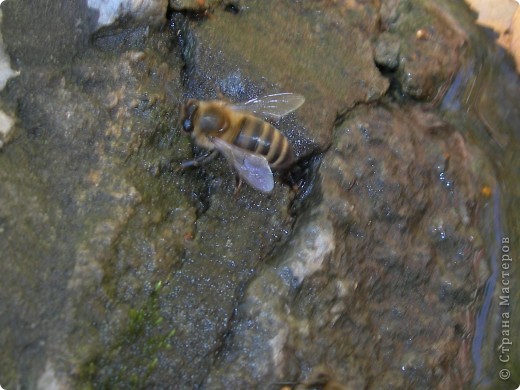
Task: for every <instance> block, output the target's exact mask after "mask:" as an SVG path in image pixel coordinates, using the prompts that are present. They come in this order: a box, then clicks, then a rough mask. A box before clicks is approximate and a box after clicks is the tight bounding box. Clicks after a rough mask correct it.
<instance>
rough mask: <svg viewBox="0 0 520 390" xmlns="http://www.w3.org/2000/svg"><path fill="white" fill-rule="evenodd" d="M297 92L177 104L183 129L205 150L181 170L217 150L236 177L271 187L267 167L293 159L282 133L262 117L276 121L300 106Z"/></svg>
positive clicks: (266, 188) (279, 167) (266, 189)
mask: <svg viewBox="0 0 520 390" xmlns="http://www.w3.org/2000/svg"><path fill="white" fill-rule="evenodd" d="M304 101H305V98H304V97H303V96H302V95H299V94H295V93H279V94H274V95H267V96H263V97H259V98H255V99H251V100H248V101H247V102H244V103H238V104H230V103H227V102H225V101H223V100H211V101H201V100H195V99H190V100H188V101H187V103H186V104H185V105H184V106H183V107H182V108H181V115H180V118H181V126H182V129H183V130H184V131H185V132H186V133H189V134H191V136H192V138H193V139H194V140H195V143H196V144H197V145H198V146H201V147H202V148H204V149H206V150H208V153H207V154H206V155H204V156H202V157H200V158H198V159H196V160H191V161H185V162H184V163H182V165H181V169H184V168H188V167H192V166H200V165H202V164H204V163H206V162H208V161H210V160H211V159H213V158H214V157H215V156H216V155H217V154H218V153H219V152H220V153H221V154H222V155H223V156H224V157H225V158H226V159H227V160H228V161H229V162H230V163H231V165H233V167H234V168H235V169H236V171H237V173H238V177H239V179H240V182H241V180H242V179H243V180H244V181H245V182H246V183H248V184H249V185H250V186H252V187H253V188H255V189H257V190H259V191H262V192H265V193H269V192H271V191H272V190H273V188H274V179H273V173H272V171H271V168H272V169H275V170H285V169H287V168H289V167H290V166H291V165H292V164H293V163H294V161H295V157H294V152H293V149H292V146H291V144H290V143H289V141H288V140H287V138H286V137H285V136H284V135H283V134H282V133H281V132H280V131H279V130H278V129H276V128H275V127H274V126H273V125H272V124H270V123H269V122H267V121H266V120H264V119H272V120H278V119H280V118H281V117H282V116H284V115H287V114H289V113H290V112H292V111H294V110H296V109H297V108H299V107H300V106H301V105H302V104H303V103H304Z"/></svg>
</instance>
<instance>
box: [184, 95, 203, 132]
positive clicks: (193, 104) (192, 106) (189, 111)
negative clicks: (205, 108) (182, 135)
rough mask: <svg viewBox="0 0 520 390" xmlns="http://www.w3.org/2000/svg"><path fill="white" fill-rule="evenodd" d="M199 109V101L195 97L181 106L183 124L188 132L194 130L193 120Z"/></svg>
mask: <svg viewBox="0 0 520 390" xmlns="http://www.w3.org/2000/svg"><path fill="white" fill-rule="evenodd" d="M198 109H199V101H198V100H195V99H190V100H188V101H187V102H186V104H185V105H183V106H182V107H181V115H180V119H181V125H182V129H183V130H184V131H185V132H186V133H191V132H193V120H194V116H195V113H196V112H197V110H198Z"/></svg>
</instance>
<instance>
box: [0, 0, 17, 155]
mask: <svg viewBox="0 0 520 390" xmlns="http://www.w3.org/2000/svg"><path fill="white" fill-rule="evenodd" d="M1 3H2V1H1V0H0V4H1ZM1 25H2V10H1V9H0V26H1ZM19 73H20V72H16V71H14V70H13V69H11V61H10V59H9V56H8V55H7V53H6V52H5V50H4V41H3V39H2V35H1V34H0V91H1V90H2V89H4V87H5V85H6V84H7V81H8V80H9V79H10V78H11V77H15V76H18V74H19ZM13 125H14V120H13V118H11V117H10V116H9V115H7V114H6V113H5V112H3V111H2V110H0V149H2V146H4V143H5V142H6V141H7V139H8V135H9V133H10V132H11V129H12V128H13Z"/></svg>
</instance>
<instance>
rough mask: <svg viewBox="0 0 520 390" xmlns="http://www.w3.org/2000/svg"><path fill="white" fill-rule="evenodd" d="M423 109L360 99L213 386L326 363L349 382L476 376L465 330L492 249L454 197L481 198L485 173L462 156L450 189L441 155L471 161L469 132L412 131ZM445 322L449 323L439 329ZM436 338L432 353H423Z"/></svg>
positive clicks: (258, 286) (253, 290) (248, 307)
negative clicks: (479, 257) (481, 256)
mask: <svg viewBox="0 0 520 390" xmlns="http://www.w3.org/2000/svg"><path fill="white" fill-rule="evenodd" d="M415 110H416V109H414V108H404V109H399V108H397V107H393V106H390V107H383V106H371V107H370V108H368V107H366V106H362V107H358V108H356V109H355V110H354V111H353V112H352V113H350V114H349V115H348V117H347V119H346V121H345V123H343V124H342V125H341V126H339V127H338V128H337V130H336V131H335V133H334V142H333V144H332V146H331V150H330V153H329V154H328V155H327V156H326V157H325V159H324V161H323V164H322V166H321V169H320V177H321V185H320V186H319V187H316V189H315V192H314V194H313V195H312V196H311V198H310V199H309V200H308V202H309V204H308V207H307V208H306V210H307V211H306V212H305V213H304V214H303V215H302V216H301V217H300V219H299V220H298V222H297V224H296V227H295V230H294V233H293V235H292V236H291V239H290V241H289V242H288V243H287V244H286V245H285V247H284V249H283V250H282V251H281V252H280V253H277V254H275V255H274V259H273V261H272V262H273V264H274V265H275V267H274V268H272V269H266V270H265V271H264V272H262V273H260V274H259V275H258V276H257V277H256V278H255V280H254V282H252V283H251V285H250V286H249V287H248V289H247V291H246V293H245V298H244V300H243V303H242V304H241V305H240V307H239V311H238V314H237V319H236V322H237V324H236V325H235V326H234V328H233V331H232V334H231V335H230V337H229V341H228V342H227V344H226V345H225V347H224V348H223V350H222V352H221V355H219V359H218V360H217V364H216V365H215V366H214V368H213V370H212V372H211V374H210V375H209V377H208V379H207V382H206V385H207V386H208V387H215V388H225V387H229V386H231V385H232V384H233V385H235V384H238V386H239V387H248V386H252V385H254V384H259V383H260V384H261V386H269V385H270V384H273V383H274V384H276V383H285V382H295V383H297V382H303V381H306V380H308V379H309V378H310V377H311V376H312V372H313V371H315V370H316V369H318V368H319V367H321V366H323V365H326V366H327V367H328V368H329V369H330V371H331V372H332V373H333V374H334V376H335V377H336V378H337V379H338V382H339V383H341V384H343V385H344V386H346V388H351V387H352V388H360V387H364V386H367V385H368V383H370V386H374V387H384V386H386V385H388V383H392V385H394V386H399V387H406V386H411V385H416V386H426V387H428V386H435V385H436V384H441V383H444V381H445V380H446V379H445V378H451V380H452V381H456V382H457V381H458V382H457V383H468V380H469V379H470V378H471V375H470V372H468V371H467V370H471V369H470V368H469V367H467V366H466V365H464V364H463V363H461V361H462V360H460V361H459V357H460V356H462V355H464V354H467V353H468V351H467V350H466V342H465V337H466V335H467V333H465V334H463V333H462V332H460V331H459V330H460V329H462V328H464V329H465V332H468V331H470V330H469V329H467V328H465V326H466V324H465V317H466V315H467V305H468V303H469V301H471V300H472V299H474V295H473V294H474V292H475V290H476V289H477V288H478V287H479V286H480V284H479V281H478V279H475V275H473V263H472V258H473V256H474V255H475V253H477V252H478V251H479V250H480V247H479V245H478V244H477V245H475V243H474V240H475V237H476V236H475V231H474V229H475V228H474V227H475V224H476V221H475V220H472V221H471V222H469V224H467V225H464V224H462V223H461V220H462V218H463V216H461V215H460V214H459V213H458V212H457V211H458V203H457V202H456V201H455V202H454V199H453V197H452V193H453V191H455V192H457V194H459V195H458V196H461V197H462V200H463V201H469V200H473V199H474V198H475V197H476V196H477V187H476V186H475V184H474V182H475V180H474V179H475V175H476V174H477V172H475V171H474V170H473V168H472V166H471V165H470V164H465V163H463V159H462V160H461V161H460V162H457V163H455V166H450V167H451V168H450V171H451V174H452V175H453V176H457V180H454V184H453V185H454V186H455V187H456V188H455V189H454V188H450V189H447V188H445V187H444V185H443V183H442V182H441V181H439V180H438V178H437V175H436V161H437V160H438V159H439V158H440V157H441V156H443V155H444V154H445V153H449V154H450V155H453V156H454V158H456V159H459V158H462V157H460V156H459V155H458V153H457V148H456V146H455V148H454V145H453V138H457V137H459V135H456V134H457V133H452V135H451V136H450V137H448V139H442V138H438V137H435V136H432V135H431V133H430V131H429V129H428V126H425V127H420V128H415V131H414V132H410V130H409V129H410V125H411V123H410V122H409V121H410V119H409V118H410V117H414V116H417V115H419V116H420V115H421V112H422V111H415ZM414 111H415V112H414ZM412 112H413V114H412ZM430 116H431V113H430ZM414 123H416V122H414ZM376 135H377V137H375V136H376ZM412 145H415V146H412ZM418 145H422V146H420V147H419V148H417V146H418ZM376 155H377V156H378V159H375V158H374V156H376ZM353 177H355V178H356V179H355V180H353ZM340 205H343V206H340ZM448 214H449V215H450V217H449V219H450V220H451V222H449V223H450V224H452V225H451V227H447V222H444V224H443V226H444V227H443V229H444V230H443V233H442V234H441V237H440V238H439V237H437V233H436V232H434V233H433V236H434V237H432V231H431V229H430V228H429V226H430V225H431V223H432V221H435V220H437V218H438V215H443V216H446V218H447V215H448ZM445 221H447V220H445ZM433 223H435V222H433ZM409 235H411V236H413V237H414V238H413V239H409V238H407V237H410V236H409ZM432 238H433V241H432ZM477 241H478V240H477ZM450 242H451V243H450ZM411 286H413V288H412V287H411ZM412 291H416V292H418V291H420V293H412ZM426 308H427V309H426ZM441 317H442V318H443V322H444V324H445V326H443V327H441V328H437V329H436V330H433V329H431V323H432V322H434V321H435V319H436V318H441ZM403 323H406V324H407V325H406V326H405V327H403V325H402V324H403ZM470 332H471V331H470ZM433 344H435V345H436V348H435V350H436V353H435V354H434V355H432V354H431V350H430V349H429V348H426V349H425V348H424V346H425V345H433ZM369 350H370V351H372V352H371V353H370V354H368V355H367V354H366V351H369ZM374 350H375V351H377V353H376V354H375V355H374V353H373V351H374ZM440 361H442V362H444V363H447V364H446V365H444V364H443V366H442V367H443V368H441V369H439V362H440ZM244 367H247V369H246V370H244V369H243V368H244ZM367 367H370V370H369V372H368V373H367V372H366V368H367ZM403 373H404V374H403ZM375 378H376V379H375Z"/></svg>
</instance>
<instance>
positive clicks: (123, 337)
mask: <svg viewBox="0 0 520 390" xmlns="http://www.w3.org/2000/svg"><path fill="white" fill-rule="evenodd" d="M162 288H163V283H162V281H159V282H157V283H156V285H155V288H154V290H153V291H152V293H151V294H150V296H149V299H148V301H147V302H146V304H145V305H143V306H142V307H139V308H137V307H133V308H130V309H129V310H128V313H127V321H126V325H125V326H124V327H123V329H122V331H121V332H120V333H119V335H118V336H117V337H116V338H115V340H114V342H113V343H112V344H111V345H109V346H108V348H107V349H105V350H104V351H100V352H99V353H98V354H97V355H96V356H95V357H94V358H92V359H90V360H89V361H88V362H86V363H85V364H83V366H82V367H81V369H80V373H79V376H78V385H79V386H80V387H81V388H96V389H99V388H101V389H117V388H143V387H145V386H146V383H147V380H148V378H149V377H150V375H151V374H152V373H153V372H154V371H155V370H156V369H157V367H158V365H159V354H160V352H161V351H166V350H168V349H170V348H171V340H172V338H173V337H174V336H175V329H172V328H167V327H166V326H162V325H163V324H164V323H165V321H164V320H165V318H164V317H163V316H162V315H161V312H160V305H159V296H160V294H161V291H162Z"/></svg>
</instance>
